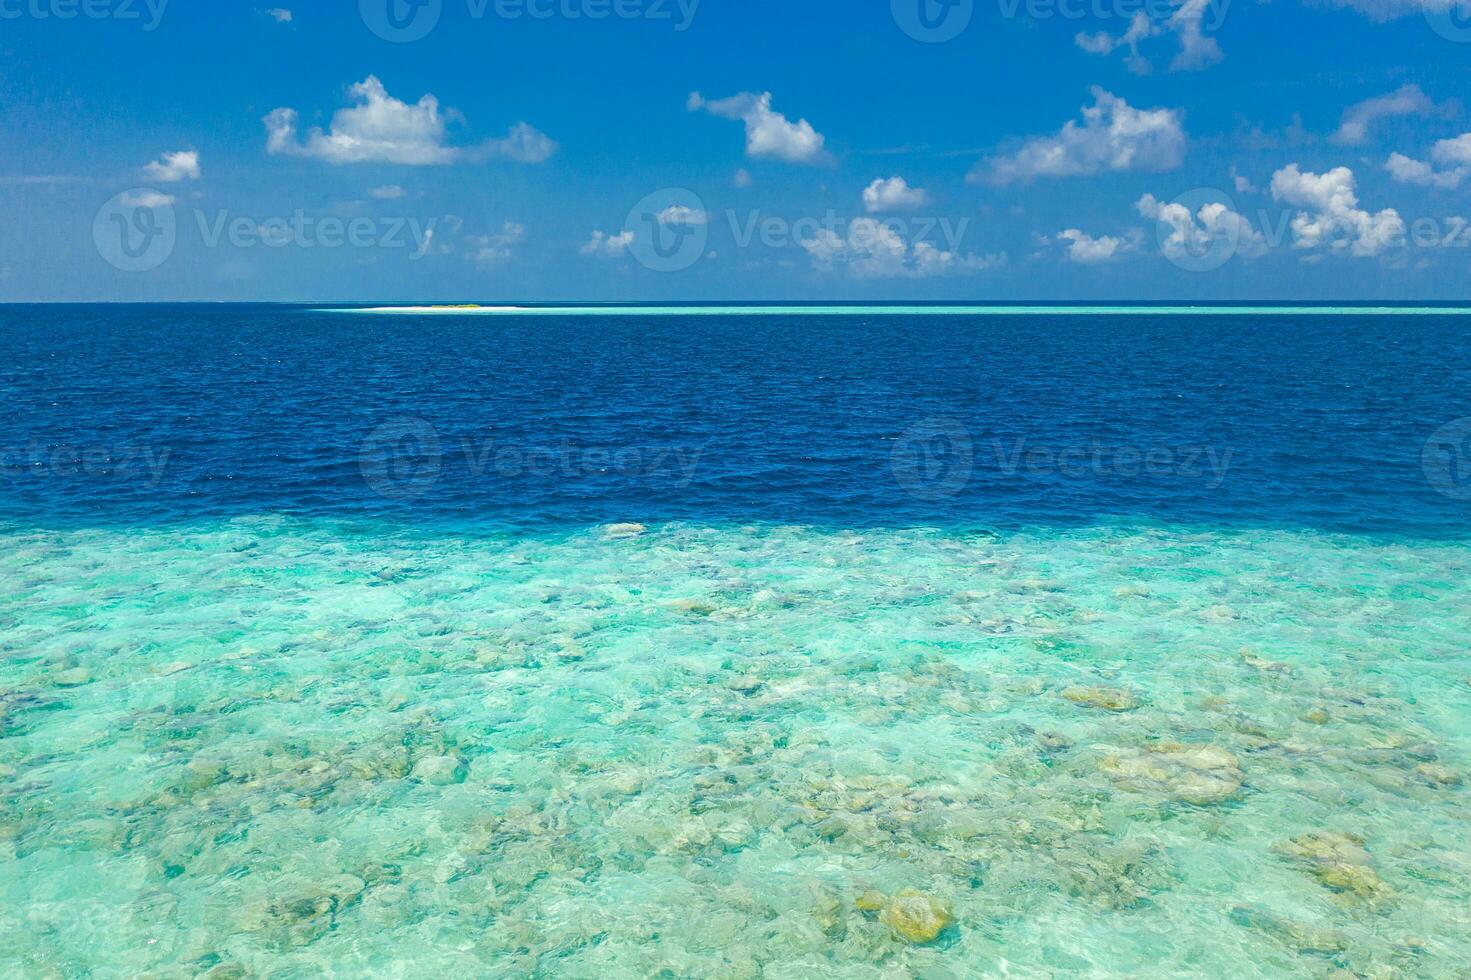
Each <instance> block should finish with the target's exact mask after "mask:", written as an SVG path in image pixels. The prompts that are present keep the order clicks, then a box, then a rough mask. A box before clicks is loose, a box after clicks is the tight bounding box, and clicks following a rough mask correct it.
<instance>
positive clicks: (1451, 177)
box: [1384, 153, 1466, 190]
mask: <svg viewBox="0 0 1471 980" xmlns="http://www.w3.org/2000/svg"><path fill="white" fill-rule="evenodd" d="M1384 169H1385V170H1388V171H1389V175H1390V176H1391V177H1393V178H1394V179H1395V180H1397V181H1399V182H1400V183H1402V184H1417V185H1419V186H1421V187H1440V188H1444V189H1446V190H1454V189H1455V188H1457V187H1460V186H1461V182H1462V181H1464V180H1465V179H1466V171H1465V170H1464V169H1461V168H1457V169H1454V170H1445V171H1439V170H1436V169H1435V168H1434V167H1432V166H1431V165H1430V164H1428V163H1426V162H1424V161H1423V160H1414V159H1411V158H1410V157H1407V156H1405V155H1404V154H1403V153H1391V154H1390V155H1389V160H1388V162H1387V163H1385V164H1384Z"/></svg>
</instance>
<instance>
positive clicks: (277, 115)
mask: <svg viewBox="0 0 1471 980" xmlns="http://www.w3.org/2000/svg"><path fill="white" fill-rule="evenodd" d="M348 94H349V95H350V96H351V97H352V99H353V101H354V102H355V103H356V104H355V105H351V106H348V107H346V108H343V109H339V110H337V113H336V115H334V116H333V117H332V125H331V126H330V127H329V128H328V129H327V130H326V131H325V132H324V131H323V130H322V129H321V128H320V127H313V128H312V129H311V131H310V132H308V133H307V135H306V138H305V140H301V139H298V137H297V132H296V128H297V118H298V115H297V112H296V110H295V109H276V110H274V111H273V112H271V113H270V114H269V115H267V116H266V117H265V125H266V151H267V152H268V153H272V154H285V155H289V156H299V157H309V158H312V159H316V160H322V161H325V162H326V163H332V164H348V163H396V164H402V165H404V166H416V167H422V166H442V165H445V164H450V163H455V162H457V161H460V160H467V159H469V160H478V159H484V158H486V157H492V156H503V157H508V158H510V159H512V160H518V161H521V162H525V163H539V162H541V161H542V160H545V159H546V158H547V157H549V156H550V155H551V154H552V152H554V151H555V149H556V144H555V143H553V142H552V141H551V140H550V139H549V138H548V137H547V136H546V135H545V134H543V133H540V132H538V131H537V130H536V129H535V128H534V127H531V126H529V125H527V124H526V123H517V124H516V125H514V126H512V127H511V130H510V132H509V133H508V134H507V135H506V137H505V138H504V139H500V140H489V141H487V142H486V143H483V144H481V145H480V146H478V147H470V148H461V147H454V146H450V145H449V142H448V132H447V121H448V119H449V118H452V117H456V116H457V114H456V113H454V112H453V111H450V112H445V113H442V112H441V111H440V108H439V100H438V99H436V98H435V97H434V96H433V95H425V96H423V97H421V98H420V99H419V101H418V102H416V103H414V104H413V105H410V104H408V103H406V102H402V101H400V100H398V99H395V98H394V97H393V96H391V95H389V94H388V91H387V89H385V88H384V86H383V83H382V82H380V81H379V80H378V79H377V78H376V77H374V76H372V75H369V76H368V77H367V78H366V79H365V80H363V81H361V82H359V83H357V84H356V85H353V86H352V87H351V88H349V89H348Z"/></svg>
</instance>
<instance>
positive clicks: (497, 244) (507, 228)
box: [465, 221, 526, 266]
mask: <svg viewBox="0 0 1471 980" xmlns="http://www.w3.org/2000/svg"><path fill="white" fill-rule="evenodd" d="M525 240H526V227H525V226H524V225H519V224H517V223H516V222H514V221H507V222H506V223H505V224H504V225H502V226H501V230H500V231H499V232H497V233H496V234H494V235H470V236H467V237H466V238H465V245H466V250H465V258H467V259H469V260H470V261H471V262H474V263H475V264H476V265H483V266H494V265H501V264H503V263H505V262H509V261H510V259H511V249H512V247H513V246H515V245H519V244H521V242H523V241H525Z"/></svg>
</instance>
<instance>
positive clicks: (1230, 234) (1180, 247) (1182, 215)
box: [1135, 194, 1268, 260]
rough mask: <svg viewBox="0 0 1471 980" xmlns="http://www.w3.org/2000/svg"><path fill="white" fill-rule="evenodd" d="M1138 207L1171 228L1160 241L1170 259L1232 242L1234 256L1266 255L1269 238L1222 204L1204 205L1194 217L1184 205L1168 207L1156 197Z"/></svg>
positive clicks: (1146, 197)
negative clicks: (1220, 243) (1217, 244)
mask: <svg viewBox="0 0 1471 980" xmlns="http://www.w3.org/2000/svg"><path fill="white" fill-rule="evenodd" d="M1135 207H1137V208H1138V209H1139V214H1140V215H1142V216H1143V217H1145V218H1150V219H1153V220H1154V221H1158V222H1159V223H1160V224H1163V225H1166V226H1168V227H1169V228H1170V233H1169V234H1168V235H1166V236H1165V238H1164V240H1163V241H1162V242H1160V252H1161V254H1163V255H1164V256H1165V258H1167V259H1171V260H1179V259H1190V258H1194V257H1198V256H1201V255H1205V254H1207V253H1208V252H1210V251H1211V249H1212V248H1213V246H1215V244H1216V243H1217V242H1229V243H1231V244H1232V247H1233V252H1234V254H1236V255H1240V256H1241V257H1243V258H1248V259H1255V258H1260V257H1261V256H1263V255H1266V254H1267V251H1268V245H1267V238H1266V236H1265V235H1263V234H1262V233H1261V232H1259V231H1257V230H1256V229H1255V228H1253V227H1252V224H1251V222H1250V221H1248V220H1247V219H1246V218H1244V217H1242V216H1241V215H1240V214H1238V213H1236V212H1235V211H1233V210H1231V208H1230V207H1229V206H1227V205H1225V204H1223V203H1221V202H1218V201H1214V202H1211V203H1209V204H1205V205H1202V206H1201V208H1200V209H1199V210H1198V211H1197V212H1195V213H1194V214H1192V213H1191V211H1190V209H1189V208H1187V207H1186V206H1185V205H1183V204H1165V203H1164V202H1162V201H1159V200H1157V199H1156V198H1155V196H1154V195H1153V194H1145V195H1144V196H1143V197H1141V198H1140V199H1139V202H1138V204H1136V205H1135Z"/></svg>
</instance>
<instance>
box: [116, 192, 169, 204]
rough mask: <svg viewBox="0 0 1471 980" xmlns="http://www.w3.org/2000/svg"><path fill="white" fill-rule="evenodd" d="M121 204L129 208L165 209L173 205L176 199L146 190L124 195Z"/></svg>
mask: <svg viewBox="0 0 1471 980" xmlns="http://www.w3.org/2000/svg"><path fill="white" fill-rule="evenodd" d="M121 203H122V205H123V207H127V208H164V207H168V206H169V205H170V204H173V203H174V199H173V198H172V197H171V196H169V195H168V194H160V193H159V192H158V191H148V190H145V191H138V192H137V193H131V192H130V193H127V194H124V195H123V196H122V198H121Z"/></svg>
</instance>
